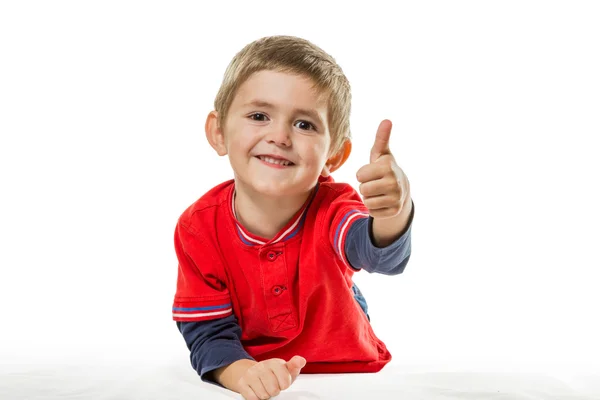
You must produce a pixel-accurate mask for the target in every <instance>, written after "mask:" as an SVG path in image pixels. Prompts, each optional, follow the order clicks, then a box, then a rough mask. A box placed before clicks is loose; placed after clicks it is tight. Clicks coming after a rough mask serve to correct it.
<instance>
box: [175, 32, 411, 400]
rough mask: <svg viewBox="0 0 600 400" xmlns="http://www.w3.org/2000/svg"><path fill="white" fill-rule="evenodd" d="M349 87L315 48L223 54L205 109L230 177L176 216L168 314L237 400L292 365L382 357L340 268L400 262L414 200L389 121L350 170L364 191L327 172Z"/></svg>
mask: <svg viewBox="0 0 600 400" xmlns="http://www.w3.org/2000/svg"><path fill="white" fill-rule="evenodd" d="M350 98H351V96H350V85H349V83H348V81H347V79H346V77H345V76H344V74H343V72H342V71H341V69H340V67H339V66H338V65H337V64H336V62H335V61H334V59H333V58H332V57H331V56H329V55H328V54H327V53H325V52H324V51H323V50H321V49H320V48H318V47H317V46H315V45H313V44H312V43H310V42H308V41H306V40H303V39H299V38H295V37H289V36H276V37H267V38H262V39H260V40H257V41H255V42H253V43H251V44H249V45H247V46H246V47H245V48H244V49H242V50H241V51H240V52H239V53H238V54H237V55H236V56H235V57H234V59H233V60H232V61H231V63H230V65H229V66H228V68H227V70H226V72H225V76H224V80H223V83H222V86H221V88H220V90H219V92H218V94H217V97H216V100H215V110H214V111H212V112H211V113H209V115H208V118H207V121H206V125H205V130H206V137H207V139H208V142H209V143H210V145H211V146H212V147H213V148H214V149H215V151H216V152H217V154H218V155H220V156H225V155H228V156H229V160H230V163H231V166H232V169H233V173H234V179H232V180H230V181H227V182H224V183H222V184H220V185H218V186H216V187H214V188H213V189H211V190H209V191H208V192H207V193H206V194H204V195H203V196H202V197H201V198H200V199H199V200H197V201H196V202H195V203H194V204H192V205H191V206H190V207H189V208H188V209H187V210H186V211H185V212H184V213H183V214H182V215H181V217H180V218H179V220H178V223H177V227H176V231H175V249H176V253H177V257H178V261H179V271H178V279H177V291H176V294H175V299H174V304H173V319H174V320H175V321H177V326H178V328H179V330H180V332H181V333H182V335H183V337H184V339H185V342H186V344H187V346H188V348H189V350H190V352H191V356H190V359H191V363H192V366H193V367H194V369H195V370H196V371H197V372H198V374H199V375H200V376H201V378H202V380H204V381H207V382H212V383H216V384H219V385H222V386H224V387H225V388H228V389H231V390H233V391H235V392H238V393H240V394H242V396H243V397H244V398H245V399H247V400H250V399H268V398H270V397H272V396H276V395H278V394H279V393H280V391H282V390H285V389H287V388H288V387H289V386H290V385H291V384H292V382H293V381H294V380H295V379H296V377H297V376H298V374H299V373H300V371H301V370H302V372H305V373H341V372H376V371H379V370H380V369H382V368H383V367H384V365H385V364H387V363H388V362H389V361H390V360H391V355H390V353H389V351H388V350H387V348H386V346H385V345H384V343H382V342H381V340H379V339H378V338H377V337H376V336H375V334H374V332H373V330H372V328H371V325H370V322H369V317H368V315H367V309H366V303H365V301H364V298H363V297H362V295H361V294H360V291H359V290H358V288H357V287H356V286H355V285H354V284H353V283H352V275H353V273H354V272H355V271H359V270H361V269H364V270H366V271H368V272H377V273H382V274H388V275H393V274H399V273H401V272H402V271H403V270H404V267H405V266H406V264H407V262H408V259H409V257H410V230H411V229H410V227H411V222H412V218H413V214H414V207H413V203H412V200H411V197H410V189H409V183H408V180H407V178H406V176H405V175H404V173H403V172H402V170H401V169H400V168H399V167H398V166H397V165H396V163H395V161H394V158H393V156H392V155H391V153H390V149H389V145H388V142H389V137H390V132H391V123H390V122H389V121H387V120H386V121H383V122H382V123H381V125H380V126H379V129H378V131H377V133H376V135H375V144H374V146H373V148H372V149H371V157H370V163H369V164H368V165H366V166H364V167H362V168H361V169H360V170H359V171H358V172H357V179H358V181H359V182H361V184H360V192H361V194H362V195H363V198H364V202H363V200H361V197H360V196H359V195H358V193H356V191H354V189H352V187H351V186H350V185H348V184H344V183H335V182H334V181H333V179H332V178H331V177H330V173H331V172H333V171H335V170H336V169H338V168H339V167H340V166H341V165H342V164H343V163H344V162H345V161H346V159H347V158H348V156H349V154H350V150H351V142H350V129H349V115H350Z"/></svg>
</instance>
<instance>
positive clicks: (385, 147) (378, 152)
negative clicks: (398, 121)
mask: <svg viewBox="0 0 600 400" xmlns="http://www.w3.org/2000/svg"><path fill="white" fill-rule="evenodd" d="M391 134H392V121H390V120H389V119H384V120H383V121H381V123H380V124H379V128H378V129H377V133H376V134H375V143H374V144H373V147H372V148H371V159H370V162H371V163H374V162H375V161H377V159H378V158H379V157H380V156H382V155H384V154H389V152H390V136H391Z"/></svg>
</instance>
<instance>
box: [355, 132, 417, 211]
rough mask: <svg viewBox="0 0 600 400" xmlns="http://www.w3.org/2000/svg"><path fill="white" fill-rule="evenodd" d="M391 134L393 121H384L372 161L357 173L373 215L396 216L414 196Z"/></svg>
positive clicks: (373, 151) (378, 133)
mask: <svg viewBox="0 0 600 400" xmlns="http://www.w3.org/2000/svg"><path fill="white" fill-rule="evenodd" d="M391 133H392V123H391V121H389V120H383V121H382V122H381V124H380V125H379V129H378V130H377V133H376V135H375V143H374V144H373V147H372V148H371V157H370V162H369V164H367V165H365V166H363V167H362V168H360V169H359V170H358V172H357V173H356V179H358V181H359V182H360V186H359V191H360V194H361V195H362V196H363V202H364V204H365V206H366V207H367V209H368V210H369V214H370V215H371V216H372V217H373V218H391V217H395V216H396V215H398V214H399V213H400V211H402V207H403V206H404V203H405V202H406V201H407V200H408V199H410V186H409V182H408V178H407V177H406V175H405V174H404V171H402V169H400V167H399V166H398V165H397V164H396V160H395V159H394V156H393V155H392V152H391V151H390V136H391Z"/></svg>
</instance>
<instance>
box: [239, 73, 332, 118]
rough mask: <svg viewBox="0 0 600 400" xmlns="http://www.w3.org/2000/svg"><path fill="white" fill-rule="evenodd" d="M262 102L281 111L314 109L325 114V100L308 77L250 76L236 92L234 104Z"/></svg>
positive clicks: (287, 75)
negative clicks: (287, 109)
mask: <svg viewBox="0 0 600 400" xmlns="http://www.w3.org/2000/svg"><path fill="white" fill-rule="evenodd" d="M256 100H258V101H262V102H265V103H269V104H274V105H277V106H279V107H283V108H302V109H314V110H315V111H318V112H324V111H325V110H326V108H327V96H325V95H324V93H323V92H322V91H320V90H319V89H318V87H316V85H315V83H314V81H313V80H312V79H311V78H310V77H307V76H303V75H297V74H291V73H286V72H279V71H268V70H264V71H259V72H256V73H254V74H252V75H251V76H250V77H249V78H248V79H247V80H246V81H245V82H244V83H243V84H242V85H241V86H240V87H239V89H238V91H237V93H236V95H235V98H234V100H233V104H232V106H233V105H234V104H236V105H237V106H240V105H243V104H247V103H249V102H253V101H256Z"/></svg>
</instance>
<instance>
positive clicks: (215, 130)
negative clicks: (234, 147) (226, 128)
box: [204, 111, 227, 156]
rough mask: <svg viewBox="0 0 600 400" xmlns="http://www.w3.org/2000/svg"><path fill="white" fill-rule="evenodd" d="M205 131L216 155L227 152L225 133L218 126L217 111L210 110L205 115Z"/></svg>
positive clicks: (222, 154)
mask: <svg viewBox="0 0 600 400" xmlns="http://www.w3.org/2000/svg"><path fill="white" fill-rule="evenodd" d="M204 130H205V131H206V139H207V140H208V143H210V145H211V146H212V148H213V149H215V151H216V152H217V154H218V155H220V156H224V155H226V154H227V146H226V145H225V135H224V134H223V130H222V129H221V127H220V126H219V113H218V112H216V111H211V112H210V113H209V114H208V117H206V124H205V125H204Z"/></svg>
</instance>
